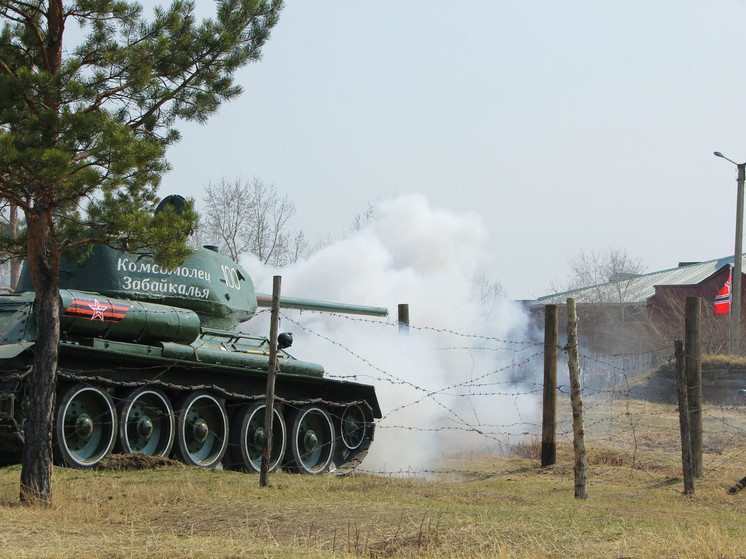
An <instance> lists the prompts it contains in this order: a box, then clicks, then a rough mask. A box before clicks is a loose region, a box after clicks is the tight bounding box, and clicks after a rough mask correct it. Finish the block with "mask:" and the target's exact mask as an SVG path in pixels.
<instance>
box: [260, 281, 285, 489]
mask: <svg viewBox="0 0 746 559" xmlns="http://www.w3.org/2000/svg"><path fill="white" fill-rule="evenodd" d="M281 285H282V277H281V276H275V277H274V278H273V280H272V310H271V311H270V322H269V368H268V370H267V392H266V400H265V403H264V448H263V449H262V467H261V468H260V470H259V486H260V487H267V485H268V483H269V481H268V477H269V461H270V456H271V454H270V453H271V447H272V420H273V419H274V408H275V376H276V375H277V331H278V330H279V323H280V287H281Z"/></svg>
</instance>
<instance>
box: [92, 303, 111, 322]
mask: <svg viewBox="0 0 746 559" xmlns="http://www.w3.org/2000/svg"><path fill="white" fill-rule="evenodd" d="M88 306H89V307H91V310H93V316H91V320H96V319H99V320H100V321H101V322H103V321H104V311H105V310H106V309H108V308H109V307H107V306H106V305H102V304H101V303H99V302H98V299H94V300H93V304H89V305H88Z"/></svg>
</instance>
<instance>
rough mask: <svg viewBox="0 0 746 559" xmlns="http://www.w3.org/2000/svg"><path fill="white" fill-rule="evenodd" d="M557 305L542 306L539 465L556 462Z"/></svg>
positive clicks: (548, 464)
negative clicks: (542, 334)
mask: <svg viewBox="0 0 746 559" xmlns="http://www.w3.org/2000/svg"><path fill="white" fill-rule="evenodd" d="M557 316H558V315H557V305H546V306H545V307H544V402H543V403H544V405H543V412H542V421H541V467H542V468H543V467H545V466H551V465H552V464H555V463H556V462H557V442H556V433H557V345H558V343H559V334H558V330H559V328H558V318H557Z"/></svg>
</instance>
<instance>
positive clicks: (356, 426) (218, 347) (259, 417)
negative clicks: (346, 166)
mask: <svg viewBox="0 0 746 559" xmlns="http://www.w3.org/2000/svg"><path fill="white" fill-rule="evenodd" d="M59 281H60V330H61V333H60V348H59V366H58V372H57V375H58V376H57V399H56V413H55V424H54V434H53V439H54V456H55V460H56V462H57V463H59V464H62V465H65V466H69V467H76V468H90V467H94V466H96V465H97V464H98V463H99V462H100V461H101V460H102V459H103V458H105V457H106V456H107V455H108V454H109V453H111V452H123V453H143V454H148V455H153V456H170V455H175V456H176V457H177V458H179V459H180V460H182V461H184V462H186V463H187V464H191V465H195V466H202V467H215V466H218V465H219V464H222V465H223V466H225V467H230V468H236V469H243V470H246V471H258V470H259V469H260V467H261V457H262V448H263V445H264V409H265V392H266V381H267V371H268V363H269V340H268V339H267V338H261V337H255V336H250V335H247V334H244V333H242V332H239V331H238V325H239V324H240V323H241V322H244V321H246V320H249V319H250V318H251V317H252V316H254V315H255V314H256V312H257V307H262V306H264V307H268V306H271V296H270V295H267V294H261V293H256V291H255V290H254V285H253V282H252V280H251V278H250V277H249V275H248V273H246V271H245V270H244V269H243V268H241V267H240V266H238V265H237V264H236V263H234V262H233V261H231V260H229V259H228V258H226V257H224V256H222V255H220V254H219V253H218V252H217V250H216V249H215V248H214V247H204V248H201V249H198V250H197V251H196V252H194V254H193V255H192V256H191V257H190V258H189V259H188V260H186V261H185V262H184V263H182V264H181V265H180V266H177V267H176V268H172V269H167V268H164V267H161V266H159V265H158V264H157V263H155V262H153V261H152V260H151V259H150V258H148V257H147V256H139V255H137V254H135V255H133V254H131V253H127V252H124V251H118V250H114V249H112V248H110V247H108V246H104V245H96V246H95V247H94V249H93V251H92V253H91V254H90V256H89V257H88V258H86V259H85V260H84V261H83V262H81V263H74V262H71V261H63V262H62V264H61V269H60V280H59ZM33 304H34V292H33V285H32V283H31V280H30V276H29V274H28V271H27V270H24V271H23V272H22V274H21V278H20V280H19V285H18V288H17V289H16V291H15V292H14V293H12V294H7V295H0V464H8V463H13V462H17V461H20V456H21V453H20V451H21V449H22V444H23V439H22V435H23V425H24V401H25V393H26V391H27V390H28V386H27V380H26V379H27V378H28V377H29V371H30V367H31V363H32V362H33V352H34V339H35V318H34V312H33ZM281 308H296V309H310V310H322V311H331V312H336V313H351V314H363V315H371V316H386V314H387V311H386V309H385V308H380V307H365V306H359V305H347V304H337V303H327V302H323V301H313V300H307V299H292V298H281ZM280 340H281V343H280V346H281V347H282V349H280V350H279V352H278V359H277V361H278V365H277V371H278V373H277V379H276V388H275V394H276V405H275V409H274V421H273V428H272V443H271V448H272V450H271V457H270V464H269V467H270V471H271V470H274V469H276V468H280V467H282V468H285V469H290V470H293V471H299V472H302V473H310V474H316V473H321V472H325V471H333V470H341V471H348V470H351V469H353V468H354V467H355V466H357V465H358V464H359V463H360V461H361V460H362V459H363V457H364V456H365V455H366V453H367V452H368V448H369V447H370V444H371V442H372V441H373V433H374V427H375V425H374V420H375V419H377V418H380V417H381V410H380V408H379V405H378V400H377V399H376V394H375V390H374V388H373V387H372V386H370V385H366V384H360V383H356V382H349V381H342V380H335V379H329V378H325V377H324V368H323V367H322V366H321V365H319V364H316V363H310V362H306V361H301V360H299V359H295V358H294V357H292V356H291V355H290V354H289V353H288V352H287V351H286V349H287V346H289V343H290V341H292V336H291V335H287V334H285V335H281V336H280ZM283 346H285V347H283Z"/></svg>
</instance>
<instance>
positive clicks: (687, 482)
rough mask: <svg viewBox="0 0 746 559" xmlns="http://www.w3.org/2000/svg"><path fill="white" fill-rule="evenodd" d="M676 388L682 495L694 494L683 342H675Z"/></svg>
mask: <svg viewBox="0 0 746 559" xmlns="http://www.w3.org/2000/svg"><path fill="white" fill-rule="evenodd" d="M674 344H675V346H676V387H677V389H678V390H677V392H678V395H679V430H680V432H681V466H682V469H683V474H684V494H685V495H688V494H690V493H694V469H693V465H692V435H691V429H690V422H689V403H688V401H687V392H688V390H687V386H686V368H685V367H684V342H683V341H682V340H676V341H675V342H674Z"/></svg>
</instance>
